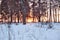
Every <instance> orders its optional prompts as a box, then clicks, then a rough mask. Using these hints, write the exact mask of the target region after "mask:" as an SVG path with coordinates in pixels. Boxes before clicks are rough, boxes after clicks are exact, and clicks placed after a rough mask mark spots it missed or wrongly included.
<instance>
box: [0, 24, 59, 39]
mask: <svg viewBox="0 0 60 40" xmlns="http://www.w3.org/2000/svg"><path fill="white" fill-rule="evenodd" d="M40 26H41V24H40V23H27V24H26V25H23V24H22V23H19V24H18V25H16V24H14V23H12V24H11V25H10V28H8V24H0V40H60V23H53V28H50V29H48V25H43V26H42V27H40Z"/></svg>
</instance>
